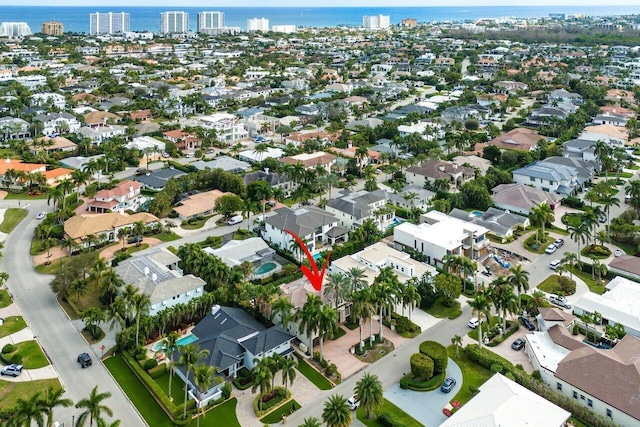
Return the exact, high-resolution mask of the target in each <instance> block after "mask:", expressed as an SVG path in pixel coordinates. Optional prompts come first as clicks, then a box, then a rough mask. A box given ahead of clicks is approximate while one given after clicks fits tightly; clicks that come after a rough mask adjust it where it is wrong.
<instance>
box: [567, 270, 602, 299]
mask: <svg viewBox="0 0 640 427" xmlns="http://www.w3.org/2000/svg"><path fill="white" fill-rule="evenodd" d="M571 270H572V272H573V275H574V276H578V277H579V278H581V279H582V280H583V281H584V283H586V284H587V286H588V287H589V290H590V291H591V292H595V293H596V294H600V295H602V294H604V291H605V289H606V288H605V287H604V284H602V283H598V282H597V280H592V279H591V274H589V273H585V272H584V271H582V270H579V269H577V268H572V269H571Z"/></svg>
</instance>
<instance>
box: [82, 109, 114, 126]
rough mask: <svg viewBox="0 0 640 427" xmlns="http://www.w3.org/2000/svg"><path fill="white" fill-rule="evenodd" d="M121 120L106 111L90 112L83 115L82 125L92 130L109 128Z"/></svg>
mask: <svg viewBox="0 0 640 427" xmlns="http://www.w3.org/2000/svg"><path fill="white" fill-rule="evenodd" d="M120 120H122V118H121V117H120V116H118V115H117V114H113V113H110V112H108V111H91V112H89V113H87V114H85V115H84V124H85V126H87V127H90V128H92V129H94V128H98V127H103V126H111V125H115V124H116V123H118V122H119V121H120Z"/></svg>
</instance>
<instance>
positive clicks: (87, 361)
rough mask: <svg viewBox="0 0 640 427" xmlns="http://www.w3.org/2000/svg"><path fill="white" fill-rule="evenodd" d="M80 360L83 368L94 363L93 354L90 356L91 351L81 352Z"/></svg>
mask: <svg viewBox="0 0 640 427" xmlns="http://www.w3.org/2000/svg"><path fill="white" fill-rule="evenodd" d="M78 362H79V363H80V366H82V369H84V368H87V367H89V366H91V365H92V364H93V362H92V361H91V356H89V353H81V354H79V355H78Z"/></svg>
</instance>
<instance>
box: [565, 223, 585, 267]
mask: <svg viewBox="0 0 640 427" xmlns="http://www.w3.org/2000/svg"><path fill="white" fill-rule="evenodd" d="M588 235H589V228H588V225H587V223H586V222H584V221H583V222H581V223H580V224H578V225H576V226H569V236H570V237H571V238H572V239H573V240H574V241H575V242H576V243H577V244H578V252H577V253H576V255H577V256H578V262H580V243H582V244H584V243H585V242H586V239H587V236H588Z"/></svg>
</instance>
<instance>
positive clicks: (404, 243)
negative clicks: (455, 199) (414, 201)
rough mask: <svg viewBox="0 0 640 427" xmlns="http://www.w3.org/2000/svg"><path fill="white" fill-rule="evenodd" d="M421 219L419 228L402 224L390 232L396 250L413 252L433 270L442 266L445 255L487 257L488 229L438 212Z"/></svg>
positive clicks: (425, 215) (427, 214)
mask: <svg viewBox="0 0 640 427" xmlns="http://www.w3.org/2000/svg"><path fill="white" fill-rule="evenodd" d="M422 219H423V220H424V223H422V224H419V225H415V224H411V223H409V222H403V223H402V224H400V225H398V226H396V227H395V228H394V229H393V239H394V242H395V245H396V248H398V249H402V248H411V249H413V250H416V251H418V252H420V253H421V254H423V255H425V256H426V257H427V263H429V264H431V265H435V266H436V267H442V266H443V262H444V259H445V257H446V256H447V255H464V256H466V257H468V258H471V259H478V258H480V257H482V256H483V255H485V254H486V253H488V250H487V245H488V241H489V239H487V238H486V235H487V233H488V232H489V229H487V228H485V227H483V226H481V225H477V224H474V223H471V222H468V221H464V220H460V219H458V218H453V217H451V216H449V215H446V214H444V213H442V212H438V211H430V212H428V213H426V214H424V215H422Z"/></svg>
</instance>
